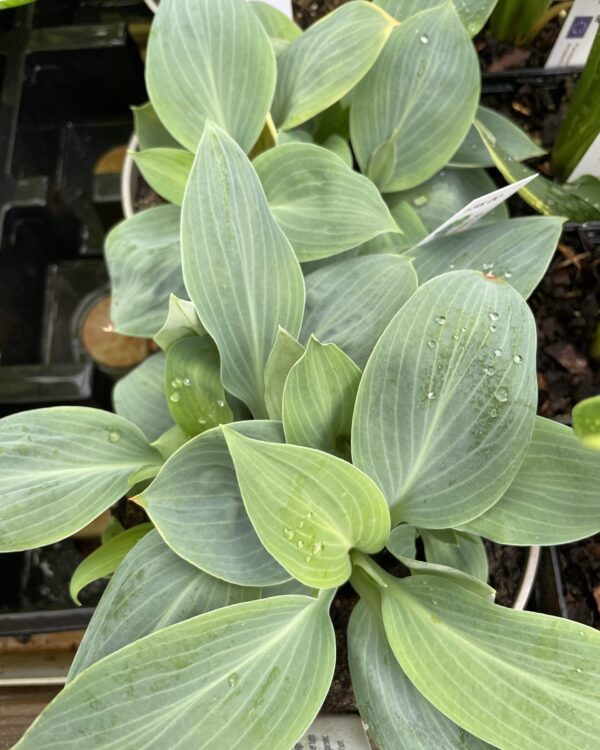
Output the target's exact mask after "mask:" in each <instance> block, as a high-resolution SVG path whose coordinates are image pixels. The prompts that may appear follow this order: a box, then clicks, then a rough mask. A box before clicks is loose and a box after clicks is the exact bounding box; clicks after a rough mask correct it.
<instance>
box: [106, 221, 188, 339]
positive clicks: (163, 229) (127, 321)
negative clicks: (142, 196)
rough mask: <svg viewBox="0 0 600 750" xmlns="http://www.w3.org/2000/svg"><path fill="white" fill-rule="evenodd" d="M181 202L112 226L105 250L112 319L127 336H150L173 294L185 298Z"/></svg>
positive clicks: (163, 317) (161, 320)
mask: <svg viewBox="0 0 600 750" xmlns="http://www.w3.org/2000/svg"><path fill="white" fill-rule="evenodd" d="M180 219H181V211H180V209H179V208H177V206H158V207H156V208H149V209H148V210H146V211H141V212H140V213H139V214H135V215H134V216H132V217H131V218H129V219H125V220H124V221H122V222H121V223H120V224H117V226H116V227H115V228H114V229H112V230H111V231H110V232H109V234H108V236H107V238H106V245H105V249H104V253H105V257H106V262H107V265H108V271H109V274H110V281H111V289H112V306H111V318H112V321H113V323H114V325H115V329H116V330H117V331H118V332H119V333H124V334H126V335H127V336H142V337H148V338H151V337H152V336H154V334H155V333H156V332H157V331H158V330H159V329H160V327H161V326H162V325H163V323H164V322H165V318H166V317H167V309H168V305H169V295H171V294H176V295H178V296H180V297H183V296H185V286H184V284H183V277H182V274H181V257H180V243H179V231H180V230H179V225H180Z"/></svg>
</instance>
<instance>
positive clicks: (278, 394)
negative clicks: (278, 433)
mask: <svg viewBox="0 0 600 750" xmlns="http://www.w3.org/2000/svg"><path fill="white" fill-rule="evenodd" d="M303 353H304V347H303V346H302V344H299V343H298V341H297V340H296V339H295V338H294V337H293V336H290V334H289V333H288V332H287V331H286V330H284V329H283V328H280V329H279V330H278V331H277V338H276V339H275V343H274V344H273V349H272V351H271V354H269V359H268V360H267V365H266V367H265V404H266V406H267V411H268V413H269V417H270V418H271V419H277V420H278V421H281V418H282V407H283V389H284V388H285V381H286V380H287V376H288V375H289V372H290V370H291V369H292V367H293V365H295V364H296V362H297V361H298V360H299V359H300V357H301V356H302V354H303Z"/></svg>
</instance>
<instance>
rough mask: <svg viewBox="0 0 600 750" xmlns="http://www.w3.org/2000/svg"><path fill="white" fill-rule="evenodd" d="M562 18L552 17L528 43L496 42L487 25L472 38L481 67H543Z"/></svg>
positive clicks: (494, 70)
mask: <svg viewBox="0 0 600 750" xmlns="http://www.w3.org/2000/svg"><path fill="white" fill-rule="evenodd" d="M563 23H564V19H561V18H558V17H556V18H553V19H552V20H551V21H550V22H549V23H547V24H546V26H545V27H544V28H543V29H542V31H541V32H540V33H539V34H538V35H537V36H536V37H535V39H534V40H533V41H532V42H531V44H529V45H527V46H523V47H515V46H513V45H512V44H510V43H508V42H499V41H498V40H497V39H495V38H494V37H493V36H492V35H491V33H490V31H489V29H488V28H487V27H486V28H484V29H483V30H482V31H480V32H479V34H477V36H476V37H475V39H474V42H475V48H476V50H477V52H478V53H479V60H480V63H481V69H482V70H483V71H485V72H488V73H500V72H502V71H505V70H514V69H516V68H542V67H543V66H544V63H545V62H546V60H547V59H548V55H549V54H550V51H551V50H552V47H553V46H554V43H555V42H556V39H557V37H558V34H559V32H560V29H561V26H562V24H563Z"/></svg>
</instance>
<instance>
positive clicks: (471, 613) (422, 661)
mask: <svg viewBox="0 0 600 750" xmlns="http://www.w3.org/2000/svg"><path fill="white" fill-rule="evenodd" d="M382 595H383V619H384V622H385V628H386V632H387V636H388V639H389V641H390V645H391V646H392V649H393V651H394V654H395V656H396V658H397V659H398V661H399V663H400V666H401V667H402V668H403V670H404V671H405V672H406V674H407V675H408V677H409V679H410V680H411V681H412V682H413V683H414V685H415V686H416V688H417V689H418V690H419V691H420V692H421V693H422V694H423V695H424V696H425V697H426V698H427V699H428V700H430V701H431V702H432V703H433V704H434V705H435V706H436V707H437V708H438V709H439V710H441V711H442V712H443V713H444V714H446V715H447V716H448V717H449V718H450V719H452V720H453V721H456V722H457V723H458V724H459V725H460V726H462V727H463V728H464V729H466V730H467V731H470V732H472V733H473V734H475V735H476V736H478V737H480V738H482V739H483V740H486V741H489V742H492V743H493V744H494V745H497V746H499V747H506V748H527V749H528V750H594V748H596V747H597V745H598V728H599V719H598V714H599V707H600V692H599V689H598V685H599V684H600V669H599V668H598V664H599V661H600V634H599V633H598V632H597V631H595V630H592V629H591V628H586V627H584V626H583V625H580V624H579V623H576V622H570V621H568V620H561V619H558V618H554V617H547V616H545V615H539V614H535V613H533V612H517V611H515V610H511V609H507V608H505V607H500V606H498V605H495V604H491V603H489V602H487V601H486V600H485V599H484V598H482V597H480V596H477V595H475V594H472V593H469V592H468V591H465V590H464V589H461V588H459V587H457V586H456V585H455V584H453V583H451V582H450V581H448V580H442V579H441V578H435V577H433V576H431V577H429V576H418V577H416V578H405V579H402V580H401V581H398V583H397V584H396V585H395V586H394V587H389V588H388V589H385V590H384V591H383V592H382Z"/></svg>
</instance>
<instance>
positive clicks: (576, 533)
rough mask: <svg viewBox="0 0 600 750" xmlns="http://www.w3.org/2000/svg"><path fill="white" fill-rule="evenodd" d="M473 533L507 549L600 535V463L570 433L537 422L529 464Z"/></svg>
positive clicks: (471, 526) (479, 520) (553, 424)
mask: <svg viewBox="0 0 600 750" xmlns="http://www.w3.org/2000/svg"><path fill="white" fill-rule="evenodd" d="M467 528H468V529H469V530H470V531H474V532H475V533H477V534H481V535H483V536H485V537H487V538H488V539H493V540H494V541H496V542H500V543H502V544H522V545H529V544H565V543H566V542H571V541H573V540H575V539H582V538H584V537H587V536H592V534H596V533H598V532H599V531H600V458H599V457H598V454H597V453H594V452H592V451H591V450H589V449H588V448H586V447H584V446H583V445H582V444H581V443H580V442H579V440H578V439H577V438H576V437H575V435H574V434H573V431H572V430H571V428H570V427H566V426H565V425H561V424H558V423H557V422H552V421H550V420H549V419H544V418H543V417H536V422H535V428H534V431H533V438H532V440H531V443H530V444H529V447H528V449H527V453H526V455H525V460H524V461H523V463H522V465H521V468H520V469H519V471H518V472H517V475H516V476H515V478H514V480H513V481H512V483H511V485H510V486H509V487H508V489H507V490H506V492H505V493H504V495H503V496H502V497H501V498H500V500H499V501H498V502H497V503H496V504H495V505H494V506H492V507H491V508H490V509H489V510H488V511H487V512H486V513H484V514H483V515H482V516H479V518H476V519H474V520H473V521H471V523H470V524H468V526H467Z"/></svg>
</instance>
